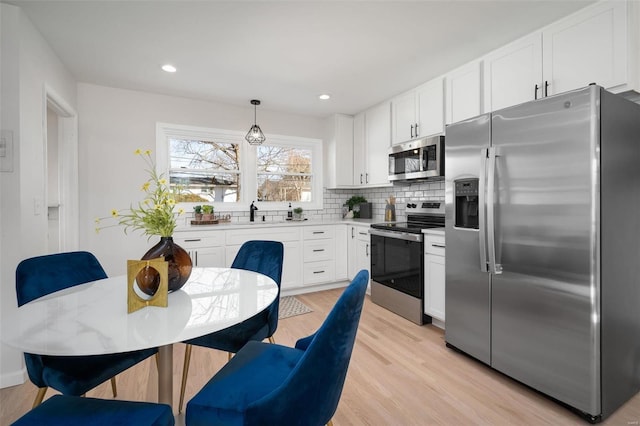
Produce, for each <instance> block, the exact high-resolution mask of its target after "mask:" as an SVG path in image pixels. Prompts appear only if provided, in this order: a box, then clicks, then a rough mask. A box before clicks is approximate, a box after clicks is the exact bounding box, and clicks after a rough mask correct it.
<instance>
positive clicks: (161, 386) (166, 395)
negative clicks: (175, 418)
mask: <svg viewBox="0 0 640 426" xmlns="http://www.w3.org/2000/svg"><path fill="white" fill-rule="evenodd" d="M158 402H160V403H162V404H169V405H171V406H172V407H173V345H164V346H160V347H159V348H158Z"/></svg>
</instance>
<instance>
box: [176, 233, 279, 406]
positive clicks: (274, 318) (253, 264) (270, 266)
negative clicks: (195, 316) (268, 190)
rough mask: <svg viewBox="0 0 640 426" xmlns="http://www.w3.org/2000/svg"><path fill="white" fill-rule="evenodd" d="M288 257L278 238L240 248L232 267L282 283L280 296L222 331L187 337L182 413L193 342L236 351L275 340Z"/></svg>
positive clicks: (182, 388) (181, 399)
mask: <svg viewBox="0 0 640 426" xmlns="http://www.w3.org/2000/svg"><path fill="white" fill-rule="evenodd" d="M283 260H284V246H283V245H282V243H281V242H278V241H260V240H253V241H247V242H246V243H244V244H243V245H242V247H240V250H239V251H238V254H237V255H236V257H235V259H234V260H233V263H232V264H231V267H232V268H235V269H244V270H247V271H253V272H259V273H261V274H263V275H266V276H268V277H270V278H271V279H273V280H274V281H275V282H276V284H277V285H278V295H277V296H276V299H275V300H274V302H273V303H272V304H271V305H269V307H268V308H267V309H265V310H264V311H262V312H260V313H259V314H257V315H254V316H253V317H251V318H249V319H248V320H246V321H243V322H241V323H240V324H237V325H234V326H233V327H229V328H226V329H224V330H220V331H218V332H215V333H211V334H208V335H206V336H201V337H197V338H195V339H191V340H187V341H185V342H184V343H186V344H187V346H186V348H185V352H184V366H183V368H182V385H181V387H180V405H179V407H178V412H182V406H183V403H184V391H185V388H186V386H187V375H188V373H189V362H190V360H191V349H192V346H191V345H196V346H203V347H206V348H213V349H219V350H221V351H225V352H229V357H231V354H232V353H236V352H238V351H239V350H240V348H242V347H243V346H244V345H245V344H246V343H247V342H249V341H252V340H257V341H261V340H264V339H269V341H270V342H271V343H273V342H274V340H273V333H275V332H276V328H277V327H278V309H279V307H280V282H281V281H282V262H283Z"/></svg>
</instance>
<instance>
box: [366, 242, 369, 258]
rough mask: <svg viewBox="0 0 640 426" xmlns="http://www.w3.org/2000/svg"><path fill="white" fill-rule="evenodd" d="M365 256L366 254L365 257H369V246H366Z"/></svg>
mask: <svg viewBox="0 0 640 426" xmlns="http://www.w3.org/2000/svg"><path fill="white" fill-rule="evenodd" d="M366 254H367V257H368V256H369V244H367V250H366Z"/></svg>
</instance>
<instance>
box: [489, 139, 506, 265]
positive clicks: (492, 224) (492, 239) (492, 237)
mask: <svg viewBox="0 0 640 426" xmlns="http://www.w3.org/2000/svg"><path fill="white" fill-rule="evenodd" d="M487 151H488V157H489V159H488V165H489V170H488V172H487V173H488V179H487V234H488V235H487V242H488V250H489V270H490V272H491V273H492V274H501V273H502V265H500V264H497V263H496V210H495V189H496V149H495V148H493V147H492V148H487Z"/></svg>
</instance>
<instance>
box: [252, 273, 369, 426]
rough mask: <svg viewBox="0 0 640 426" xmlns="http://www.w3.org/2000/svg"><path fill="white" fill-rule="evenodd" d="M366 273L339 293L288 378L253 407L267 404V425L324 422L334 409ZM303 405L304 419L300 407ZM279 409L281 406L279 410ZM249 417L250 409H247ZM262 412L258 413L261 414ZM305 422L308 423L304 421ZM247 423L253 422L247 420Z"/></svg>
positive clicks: (338, 396)
mask: <svg viewBox="0 0 640 426" xmlns="http://www.w3.org/2000/svg"><path fill="white" fill-rule="evenodd" d="M368 283H369V272H368V271H366V270H361V271H360V272H358V274H357V275H356V277H355V278H354V279H353V281H352V282H351V284H350V285H349V286H348V287H347V288H346V289H345V291H344V292H343V293H342V295H341V296H340V298H339V299H338V301H337V302H336V304H335V305H334V307H333V309H332V310H331V312H330V313H329V315H328V316H327V318H326V319H325V321H324V323H323V324H322V326H321V327H320V328H319V329H318V331H317V332H316V333H315V336H314V337H313V340H312V341H311V343H310V344H309V346H308V347H307V349H306V351H305V353H304V355H303V356H302V358H301V359H300V361H299V362H298V364H297V365H296V367H295V368H294V369H293V371H292V372H291V374H289V377H288V378H287V379H286V380H285V381H284V383H283V384H282V385H281V386H280V387H279V388H278V389H277V390H275V391H274V392H271V393H270V394H268V395H266V396H265V397H264V398H262V399H261V400H260V401H257V402H256V403H255V404H256V406H258V405H260V406H267V407H270V409H269V411H270V412H271V413H272V414H273V415H274V418H273V419H265V418H262V419H253V420H258V422H257V423H256V424H259V421H263V422H264V424H270V420H273V421H277V422H280V424H292V425H293V424H300V421H301V420H302V422H303V423H302V424H326V423H327V422H328V421H329V420H331V418H332V417H333V414H334V413H335V411H336V408H337V407H338V402H339V401H340V395H341V394H342V388H343V386H344V380H345V377H346V375H347V368H348V367H349V360H350V359H351V353H352V351H353V345H354V342H355V338H356V332H357V330H358V323H359V321H360V313H361V312H362V305H363V303H364V296H365V293H366V290H367V284H368ZM292 407H298V408H299V407H304V416H303V417H304V418H303V419H301V418H300V413H299V411H300V410H299V409H295V408H292ZM280 408H281V409H280ZM247 414H248V416H249V417H250V416H251V409H249V410H248V413H247ZM264 415H265V413H264V411H261V412H260V416H264ZM305 422H308V423H305ZM249 423H252V422H251V421H249Z"/></svg>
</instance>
